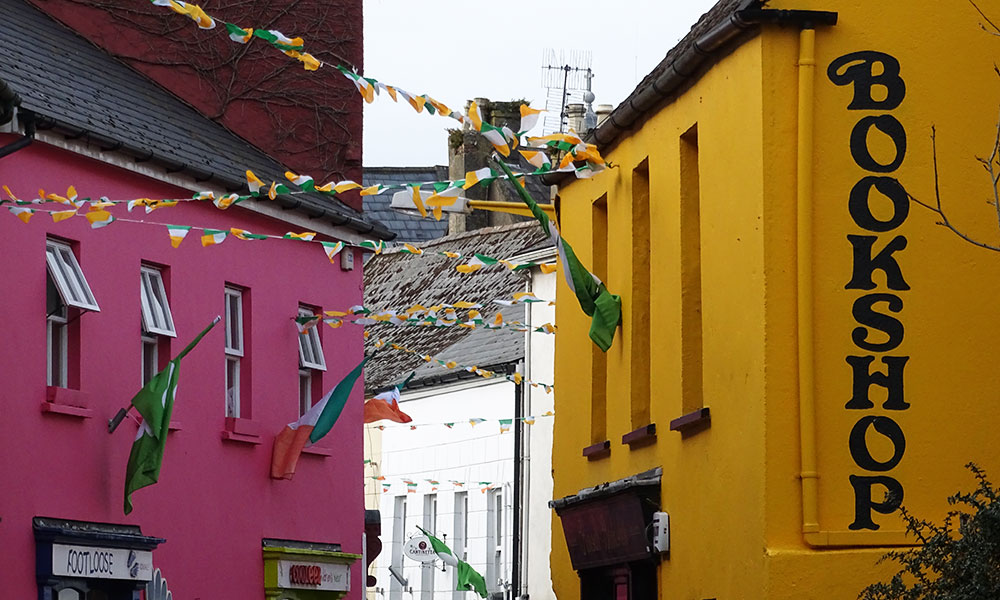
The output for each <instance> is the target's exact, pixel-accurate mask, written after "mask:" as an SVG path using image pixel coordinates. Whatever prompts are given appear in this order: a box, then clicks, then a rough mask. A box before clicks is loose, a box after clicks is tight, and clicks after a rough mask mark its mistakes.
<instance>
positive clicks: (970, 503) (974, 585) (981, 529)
mask: <svg viewBox="0 0 1000 600" xmlns="http://www.w3.org/2000/svg"><path fill="white" fill-rule="evenodd" d="M965 466H966V468H968V469H969V470H970V471H972V474H973V475H974V476H975V478H976V481H977V483H978V487H977V489H975V490H974V491H972V492H971V493H967V494H966V493H958V494H955V495H954V496H951V497H950V498H948V503H949V504H951V505H952V506H955V507H956V508H954V509H952V510H949V511H948V515H947V517H945V519H944V522H943V523H941V524H940V525H938V524H935V523H932V522H930V521H925V520H922V519H918V518H916V517H915V516H913V515H912V514H910V513H909V512H908V511H907V510H906V509H905V508H901V509H900V513H901V516H902V518H903V521H904V522H905V523H906V531H907V533H909V534H910V535H911V536H913V537H914V539H915V540H916V541H917V542H918V543H920V544H921V545H920V546H917V547H914V548H911V549H908V550H893V551H891V552H889V553H887V554H886V555H885V556H883V557H882V558H881V559H880V561H879V562H884V561H893V562H896V563H899V564H900V565H901V566H902V569H901V570H900V571H899V572H898V573H897V574H896V575H894V576H893V577H892V579H890V580H889V581H888V582H883V583H876V584H874V585H870V586H868V587H867V588H865V589H864V590H863V591H862V592H861V594H860V595H859V598H860V600H997V599H1000V502H997V499H998V497H1000V491H998V490H997V489H996V488H994V487H993V484H992V483H990V481H989V480H988V479H987V478H986V473H985V472H984V471H983V470H982V469H980V468H979V467H978V466H976V465H975V464H973V463H969V464H967V465H965Z"/></svg>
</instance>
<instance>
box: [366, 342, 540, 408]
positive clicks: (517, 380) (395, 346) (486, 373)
mask: <svg viewBox="0 0 1000 600" xmlns="http://www.w3.org/2000/svg"><path fill="white" fill-rule="evenodd" d="M364 337H365V339H368V338H370V337H371V332H370V331H367V330H366V331H365V333H364ZM375 348H376V349H382V348H389V349H391V350H397V351H399V352H406V353H407V354H415V355H417V356H419V357H420V358H422V359H423V360H424V362H425V363H433V364H436V365H438V366H441V367H443V368H445V369H460V370H462V371H468V372H469V373H475V374H476V375H479V376H480V377H482V378H484V379H495V378H500V377H502V378H504V379H506V380H507V381H510V382H513V383H514V384H516V385H521V383H524V384H526V385H530V386H531V387H533V388H542V389H544V390H545V393H546V394H551V393H552V391H553V390H555V386H554V385H551V384H546V383H539V382H537V381H531V380H528V379H525V378H524V376H523V375H521V374H520V373H511V374H507V373H497V372H496V371H490V370H489V369H482V368H480V367H478V366H476V365H463V364H460V363H459V362H457V361H454V360H444V359H441V358H437V357H434V356H431V355H430V354H426V353H424V352H420V351H418V350H414V349H412V348H408V347H406V346H404V345H403V344H399V343H396V342H393V341H391V340H385V339H382V338H379V339H377V340H376V341H375Z"/></svg>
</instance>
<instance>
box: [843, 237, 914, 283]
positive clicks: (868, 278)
mask: <svg viewBox="0 0 1000 600" xmlns="http://www.w3.org/2000/svg"><path fill="white" fill-rule="evenodd" d="M847 239H848V241H850V242H851V246H852V247H853V248H854V269H853V273H851V280H850V281H849V282H848V283H847V285H846V286H844V288H845V289H848V290H874V289H875V287H876V286H875V282H874V281H872V273H874V272H875V270H876V269H878V270H880V271H882V272H883V273H885V283H886V287H888V288H889V289H890V290H908V289H910V286H909V285H908V284H907V283H906V281H905V280H904V279H903V271H902V270H900V268H899V263H898V262H896V259H895V258H894V257H893V256H892V253H893V252H896V251H897V250H902V249H903V248H906V238H905V237H903V236H901V235H897V236H896V237H894V238H892V241H890V242H889V243H888V244H886V245H885V247H884V248H882V249H881V250H879V253H878V254H876V255H875V256H872V250H873V247H874V245H875V242H876V241H877V240H878V236H874V235H848V236H847Z"/></svg>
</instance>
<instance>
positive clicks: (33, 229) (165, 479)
mask: <svg viewBox="0 0 1000 600" xmlns="http://www.w3.org/2000/svg"><path fill="white" fill-rule="evenodd" d="M12 139H15V138H14V136H0V144H5V143H9V141H11V140H12ZM0 181H2V182H3V183H4V184H6V185H8V186H10V188H11V189H12V190H13V191H14V192H15V193H18V194H20V195H21V196H22V197H25V198H32V197H34V196H35V190H37V189H38V188H39V187H44V188H45V189H46V190H48V191H50V192H51V191H55V192H58V193H64V191H65V189H66V187H67V186H68V185H70V184H72V185H74V186H76V188H77V190H78V191H79V193H80V195H81V196H93V197H99V196H101V195H107V196H109V197H110V198H112V199H129V198H138V197H152V198H171V197H180V198H185V197H189V196H190V195H191V193H190V192H189V191H187V190H183V189H180V188H175V187H172V186H168V185H165V184H162V183H159V182H156V181H153V180H151V179H148V178H145V177H143V176H140V175H136V174H134V173H130V172H126V171H124V170H121V169H118V168H115V167H110V166H108V165H105V164H103V163H99V162H97V161H93V160H90V159H86V158H81V157H79V156H78V155H74V154H72V153H69V152H66V151H63V150H58V149H54V148H52V147H50V146H46V145H45V144H42V143H40V142H36V143H35V144H33V145H32V146H30V147H29V148H27V149H25V150H22V151H20V152H18V153H16V154H12V155H10V156H7V157H5V158H3V160H2V161H0ZM112 212H113V213H114V214H115V215H116V216H118V217H122V218H131V219H145V220H147V221H151V222H156V223H176V224H188V225H197V226H202V227H213V228H219V229H228V228H229V227H234V226H235V227H241V228H244V229H247V230H249V231H252V232H255V233H267V234H277V235H282V234H284V233H285V232H286V231H288V230H289V229H293V230H295V231H299V230H300V229H299V228H295V227H290V226H288V225H287V224H283V223H281V222H278V221H275V220H272V219H267V218H264V217H259V216H256V215H254V214H252V213H249V212H247V211H244V210H243V209H241V208H239V207H234V208H230V209H229V210H228V211H225V212H222V211H219V210H217V209H216V208H214V207H212V206H210V205H203V204H194V203H182V204H181V205H179V206H177V207H173V208H164V209H161V210H158V211H156V212H154V213H152V214H150V215H144V213H143V212H141V209H139V210H136V211H134V212H132V213H128V212H126V210H125V208H124V207H123V206H120V207H117V208H114V209H112ZM2 213H3V214H0V252H2V254H3V256H5V257H6V260H4V261H3V266H2V267H0V282H2V283H0V289H2V296H3V299H4V304H5V306H4V310H3V312H2V314H0V331H2V332H3V338H4V343H3V344H0V382H2V385H0V405H2V406H3V407H4V418H3V419H2V420H0V456H2V457H3V459H2V460H0V485H2V489H3V492H2V493H0V517H2V521H0V545H2V546H3V548H4V549H5V554H4V557H5V567H4V569H3V582H4V586H5V592H4V593H5V595H6V596H8V597H11V598H33V597H35V595H36V594H37V590H36V586H35V579H34V578H35V564H34V562H35V559H34V547H35V542H34V539H33V536H32V529H31V519H32V517H34V516H48V517H56V518H66V519H78V520H85V521H96V522H108V523H128V524H137V525H140V526H141V527H142V531H143V533H144V534H146V535H152V536H159V537H163V538H166V539H167V542H166V543H165V544H162V545H161V546H160V547H159V548H158V549H157V550H156V551H155V552H154V553H153V561H154V566H155V567H159V568H160V569H162V571H163V574H164V576H165V577H167V579H168V580H169V582H170V587H171V590H172V591H173V593H174V595H175V597H178V598H192V599H193V598H260V597H263V586H264V582H263V572H262V571H263V563H262V558H261V538H264V537H269V538H281V539H293V540H305V541H319V542H330V543H340V544H342V547H343V550H344V551H345V552H350V553H357V554H361V552H362V545H361V532H362V531H363V518H364V513H363V509H364V505H363V497H362V484H361V481H362V480H361V478H362V443H361V427H360V425H361V412H362V395H361V394H362V392H361V389H360V388H361V386H358V389H357V390H356V391H355V393H354V394H353V395H352V397H351V399H350V401H349V402H348V403H347V406H346V408H345V409H344V412H343V414H342V415H341V417H340V420H339V422H338V423H337V424H336V426H335V427H334V428H333V431H332V433H331V435H330V437H329V438H327V440H325V441H324V442H321V443H320V445H321V446H328V447H329V448H331V449H332V450H333V454H334V455H333V456H321V455H316V454H307V455H304V456H303V457H302V459H301V460H300V462H299V464H298V470H297V473H296V475H295V478H294V480H292V481H276V480H272V479H270V477H269V467H270V459H271V442H272V439H273V436H274V435H275V434H276V433H277V432H278V431H280V430H281V428H282V427H283V426H284V425H285V424H286V423H289V422H292V421H294V420H295V419H296V418H297V416H298V346H297V345H298V340H297V333H296V329H295V327H294V325H293V324H292V322H291V318H292V317H294V316H295V314H296V310H297V307H298V304H299V303H300V302H303V303H308V304H314V305H318V306H320V307H322V308H326V309H336V308H343V307H346V306H351V305H353V304H357V303H359V302H360V301H361V289H360V288H361V269H360V262H357V263H356V264H357V265H359V266H358V268H356V269H355V270H354V271H351V272H342V271H341V270H340V269H339V267H338V266H335V265H331V264H330V262H329V260H328V259H327V258H326V256H325V254H324V253H323V252H322V251H321V248H319V247H318V245H316V244H306V243H297V242H292V241H258V242H245V241H240V240H237V239H235V238H233V237H230V238H229V239H227V240H226V241H225V243H223V244H222V245H221V246H215V247H209V248H203V247H202V246H201V244H200V242H199V235H200V234H199V232H197V231H192V232H191V233H190V234H189V235H188V237H187V239H186V240H185V241H184V242H183V243H182V244H181V246H180V247H179V248H178V249H173V248H172V247H171V245H170V240H169V238H168V236H167V233H166V228H165V227H162V226H152V225H141V224H134V223H126V222H123V221H122V222H116V223H113V224H111V225H109V226H108V227H105V228H103V229H97V230H92V229H90V227H89V224H88V223H87V221H86V220H85V219H83V218H82V217H75V218H73V219H70V220H68V221H63V222H61V223H53V222H52V220H51V218H49V216H48V215H46V214H44V213H38V214H36V215H35V216H34V217H33V218H32V220H31V222H30V223H29V224H24V223H22V222H21V221H20V220H18V219H17V218H15V217H14V216H13V215H11V214H9V213H8V212H7V210H6V207H4V209H3V211H2ZM47 234H52V235H56V236H60V237H63V238H66V239H70V240H73V241H74V242H78V248H79V252H78V257H79V261H80V264H81V266H82V269H83V271H84V273H85V275H86V277H87V279H88V281H89V283H90V286H91V288H92V290H93V292H94V295H95V296H96V298H97V301H98V303H99V305H100V308H101V311H100V312H99V313H88V314H84V315H82V317H80V319H79V328H80V339H81V342H80V343H81V352H80V354H81V358H80V369H79V370H80V385H79V389H80V390H81V391H82V392H85V393H86V394H87V395H88V397H89V408H90V410H92V411H93V413H92V416H91V417H90V418H77V417H69V416H65V415H58V414H43V412H42V411H41V409H40V407H41V405H42V403H43V402H44V401H45V398H46V344H45V327H46V320H45V280H46V266H45V239H46V235H47ZM141 261H150V262H153V263H158V264H161V265H165V266H167V267H168V273H167V279H168V282H167V286H168V294H169V298H170V307H171V310H172V313H173V318H174V321H175V325H176V329H177V332H178V337H177V338H176V339H175V340H173V342H172V343H171V347H170V350H171V352H172V353H176V352H179V351H180V350H181V348H183V346H184V345H185V344H186V343H187V342H188V341H189V340H190V339H191V338H192V337H193V336H194V335H195V334H196V333H198V332H199V331H200V330H201V329H202V328H204V327H205V326H206V325H207V324H208V323H209V322H210V321H211V320H212V318H213V317H215V316H216V315H219V314H222V313H223V287H224V285H225V284H226V283H227V282H230V283H235V284H239V285H242V286H246V287H248V288H249V290H250V291H249V298H248V301H246V302H245V304H244V314H245V318H246V322H247V328H246V336H247V354H246V358H244V365H243V368H244V369H246V368H249V369H250V370H251V373H252V375H251V385H250V390H247V391H249V392H250V393H251V394H252V410H251V415H250V419H246V420H243V421H244V423H242V425H243V426H244V427H245V428H248V429H247V430H249V431H252V430H253V429H256V430H258V431H259V438H257V440H256V441H257V442H258V443H242V442H234V441H224V440H223V439H222V432H223V429H224V422H225V419H224V397H225V394H224V392H225V390H224V373H225V358H224V356H225V355H224V344H223V338H224V327H223V324H220V325H217V326H216V327H215V329H214V330H213V331H212V332H211V333H209V334H208V335H207V336H206V337H205V339H204V340H203V341H202V342H201V343H200V345H199V346H198V347H197V348H195V350H194V351H193V352H192V353H191V354H190V355H189V356H188V357H187V358H186V359H184V361H183V363H182V365H181V368H180V383H179V386H178V392H177V400H176V404H175V409H174V413H173V416H174V421H176V422H177V423H179V424H180V428H179V429H177V430H176V431H173V432H171V433H170V435H169V437H168V443H167V447H166V456H165V458H164V462H163V467H162V471H161V473H160V481H159V483H158V484H156V485H154V486H152V487H149V488H144V489H142V490H139V491H137V492H136V493H135V494H134V495H133V501H134V504H135V510H134V512H132V514H130V515H129V516H127V517H126V516H124V515H123V513H122V492H123V487H124V483H123V481H124V476H125V465H126V461H127V458H128V454H129V451H130V449H131V445H132V440H133V439H134V436H135V432H136V425H135V422H134V421H133V420H131V419H127V420H126V421H125V422H123V423H122V425H121V426H120V427H119V429H118V431H116V432H115V434H114V435H109V434H108V431H107V420H108V419H109V418H110V417H111V416H112V415H114V413H115V412H116V411H117V410H118V409H119V408H120V407H123V406H126V405H127V404H128V402H129V400H130V399H131V397H132V396H133V395H134V394H135V393H136V392H137V391H138V390H139V389H140V387H141V382H140V356H141V352H140V350H141V347H140V340H139V336H140V328H141V321H140V301H139V267H140V263H141ZM321 337H322V340H323V344H324V350H325V353H326V360H327V365H328V370H327V371H326V373H325V374H324V375H323V376H322V379H323V381H322V386H321V387H322V388H324V389H328V388H329V387H330V386H332V385H334V384H335V383H336V382H337V381H339V380H340V378H341V377H342V376H343V375H344V374H345V373H346V372H347V371H349V370H350V369H352V368H354V366H355V365H356V364H357V362H358V361H359V360H360V358H361V353H362V344H361V335H360V330H358V329H356V328H353V327H351V326H346V327H343V328H341V329H337V330H333V329H329V328H322V330H321ZM246 421H250V422H249V423H246ZM251 439H252V438H251ZM361 575H362V568H361V567H360V566H359V565H357V564H355V565H354V566H353V567H352V580H353V585H352V588H353V589H352V591H351V594H350V596H349V597H351V598H361V597H362V596H361V589H362V587H361V586H360V585H358V582H361V581H363V580H362V578H361Z"/></svg>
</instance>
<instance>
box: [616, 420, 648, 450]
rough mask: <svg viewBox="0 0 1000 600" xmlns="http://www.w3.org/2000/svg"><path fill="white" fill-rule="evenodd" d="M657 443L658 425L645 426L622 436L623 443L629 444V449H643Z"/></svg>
mask: <svg viewBox="0 0 1000 600" xmlns="http://www.w3.org/2000/svg"><path fill="white" fill-rule="evenodd" d="M655 441H656V423H650V424H649V425H643V426H642V427H640V428H638V429H636V430H635V431H630V432H628V433H626V434H625V435H623V436H622V443H623V444H628V447H629V448H641V447H642V446H646V445H648V444H652V443H653V442H655Z"/></svg>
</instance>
